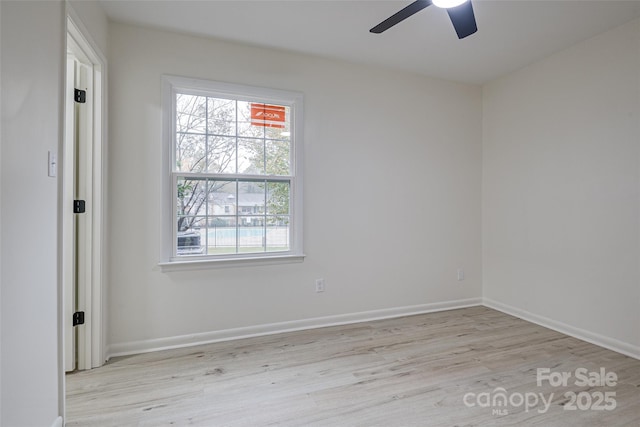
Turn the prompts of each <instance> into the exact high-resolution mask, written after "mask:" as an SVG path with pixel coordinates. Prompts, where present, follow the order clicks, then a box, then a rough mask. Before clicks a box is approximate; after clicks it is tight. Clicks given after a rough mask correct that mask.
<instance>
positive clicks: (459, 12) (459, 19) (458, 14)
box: [447, 1, 478, 39]
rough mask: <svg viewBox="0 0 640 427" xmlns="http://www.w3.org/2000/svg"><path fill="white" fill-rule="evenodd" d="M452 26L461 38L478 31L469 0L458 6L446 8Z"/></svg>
mask: <svg viewBox="0 0 640 427" xmlns="http://www.w3.org/2000/svg"><path fill="white" fill-rule="evenodd" d="M447 13H448V14H449V18H450V19H451V23H452V24H453V28H455V29H456V33H458V38H459V39H463V38H465V37H467V36H470V35H471V34H473V33H475V32H476V31H478V27H477V26H476V17H475V15H474V13H473V6H472V5H471V1H468V2H465V3H462V4H461V5H460V6H456V7H451V8H449V9H447Z"/></svg>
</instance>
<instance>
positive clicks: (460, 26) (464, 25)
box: [369, 0, 478, 39]
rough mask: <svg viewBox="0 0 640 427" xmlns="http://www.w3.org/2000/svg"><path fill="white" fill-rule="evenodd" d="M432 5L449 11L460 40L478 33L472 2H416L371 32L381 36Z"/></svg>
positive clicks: (422, 0)
mask: <svg viewBox="0 0 640 427" xmlns="http://www.w3.org/2000/svg"><path fill="white" fill-rule="evenodd" d="M431 3H433V4H435V5H436V6H438V7H440V8H443V9H447V13H448V14H449V18H450V19H451V23H452V24H453V28H455V30H456V33H457V34H458V38H459V39H463V38H465V37H467V36H470V35H471V34H473V33H475V32H476V31H478V27H477V26H476V17H475V15H474V14H473V6H472V5H471V0H416V1H414V2H413V3H411V4H410V5H409V6H407V7H405V8H404V9H402V10H401V11H400V12H398V13H396V14H394V15H392V16H391V17H389V18H387V19H385V20H384V21H382V22H381V23H379V24H378V25H376V26H375V27H373V28H372V29H370V30H369V31H370V32H372V33H375V34H380V33H382V32H383V31H386V30H388V29H389V28H391V27H393V26H394V25H396V24H399V23H400V22H402V21H404V20H405V19H407V18H408V17H410V16H411V15H413V14H415V13H417V12H420V11H421V10H422V9H424V8H425V7H427V6H431Z"/></svg>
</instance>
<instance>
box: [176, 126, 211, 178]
mask: <svg viewBox="0 0 640 427" xmlns="http://www.w3.org/2000/svg"><path fill="white" fill-rule="evenodd" d="M206 152H207V143H206V137H205V136H204V135H195V134H188V133H178V134H177V135H176V170H177V171H179V172H202V171H203V170H204V169H205V164H206V162H205V157H206Z"/></svg>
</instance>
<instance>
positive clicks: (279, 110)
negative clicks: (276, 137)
mask: <svg viewBox="0 0 640 427" xmlns="http://www.w3.org/2000/svg"><path fill="white" fill-rule="evenodd" d="M284 115H285V112H284V107H283V106H281V105H269V104H255V103H251V124H252V125H253V126H262V127H267V128H284Z"/></svg>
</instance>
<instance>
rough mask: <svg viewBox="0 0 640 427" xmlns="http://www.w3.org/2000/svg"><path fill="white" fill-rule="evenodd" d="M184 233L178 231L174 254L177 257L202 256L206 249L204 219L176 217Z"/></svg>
mask: <svg viewBox="0 0 640 427" xmlns="http://www.w3.org/2000/svg"><path fill="white" fill-rule="evenodd" d="M178 224H182V226H183V227H184V228H185V230H184V231H178V235H177V240H176V254H177V255H178V256H186V255H203V254H204V253H205V247H206V231H207V228H206V219H205V218H202V217H178Z"/></svg>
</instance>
